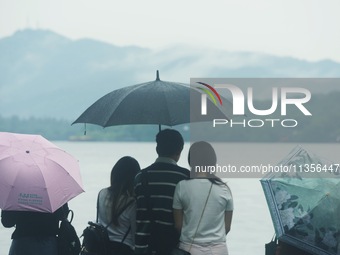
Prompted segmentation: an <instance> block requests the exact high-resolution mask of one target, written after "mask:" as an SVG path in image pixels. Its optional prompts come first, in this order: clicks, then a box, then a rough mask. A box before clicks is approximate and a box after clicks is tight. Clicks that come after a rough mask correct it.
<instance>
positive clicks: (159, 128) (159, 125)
mask: <svg viewBox="0 0 340 255" xmlns="http://www.w3.org/2000/svg"><path fill="white" fill-rule="evenodd" d="M161 130H162V128H161V124H158V131H159V132H161Z"/></svg>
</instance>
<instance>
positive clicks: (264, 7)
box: [0, 0, 340, 61]
mask: <svg viewBox="0 0 340 255" xmlns="http://www.w3.org/2000/svg"><path fill="white" fill-rule="evenodd" d="M339 13H340V1H338V0H234V1H231V0H209V1H208V0H205V1H201V0H171V1H163V0H119V1H117V0H96V1H95V0H53V1H52V0H0V38H3V37H5V36H9V35H11V34H13V33H14V32H15V31H17V30H19V29H24V28H27V27H30V28H41V29H49V30H52V31H55V32H57V33H59V34H61V35H64V36H67V37H69V38H71V39H78V38H93V39H98V40H101V41H104V42H109V43H112V44H115V45H138V46H143V47H147V48H151V49H162V48H166V47H169V46H172V45H176V44H185V45H189V46H191V47H202V48H212V49H225V50H228V51H255V52H263V53H269V54H273V55H278V56H293V57H296V58H300V59H307V60H321V59H326V58H327V59H333V60H336V61H340V29H339V25H340V15H339Z"/></svg>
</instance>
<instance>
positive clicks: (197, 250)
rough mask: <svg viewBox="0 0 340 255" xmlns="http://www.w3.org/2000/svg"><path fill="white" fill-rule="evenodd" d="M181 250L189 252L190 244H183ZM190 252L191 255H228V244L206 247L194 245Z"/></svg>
mask: <svg viewBox="0 0 340 255" xmlns="http://www.w3.org/2000/svg"><path fill="white" fill-rule="evenodd" d="M179 248H181V249H183V250H186V251H189V249H190V244H188V243H182V242H181V243H180V244H179ZM189 252H190V253H191V255H228V249H227V244H226V243H218V244H209V245H206V246H205V245H204V246H202V245H199V244H192V245H191V249H190V251H189Z"/></svg>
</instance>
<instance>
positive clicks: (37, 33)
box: [0, 29, 340, 121]
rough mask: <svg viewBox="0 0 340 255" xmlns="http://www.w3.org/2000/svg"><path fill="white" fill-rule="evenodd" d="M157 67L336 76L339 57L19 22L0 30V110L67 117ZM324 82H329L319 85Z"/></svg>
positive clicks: (176, 74) (150, 75) (193, 72)
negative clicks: (121, 37)
mask: <svg viewBox="0 0 340 255" xmlns="http://www.w3.org/2000/svg"><path fill="white" fill-rule="evenodd" d="M136 44H138V42H136ZM156 70H160V78H161V79H163V80H168V81H178V82H184V83H189V81H190V78H191V77H303V78H305V77H311V78H314V77H340V64H339V63H336V62H334V61H331V60H323V61H319V62H308V61H303V60H299V59H294V58H290V57H277V56H271V55H265V54H259V53H252V52H228V51H217V50H213V49H194V48H190V47H187V46H176V47H172V48H167V49H163V50H159V51H155V50H151V49H146V48H141V47H137V46H128V47H119V46H115V45H112V44H107V43H103V42H100V41H96V40H92V39H81V40H70V39H68V38H66V37H63V36H61V35H58V34H56V33H54V32H52V31H48V30H32V29H25V30H21V31H18V32H16V33H15V34H13V35H12V36H10V37H5V38H0V74H1V75H0V115H2V116H13V115H15V116H18V117H24V118H28V117H55V118H60V119H65V120H70V121H72V120H75V119H76V118H77V117H78V116H79V115H80V114H81V113H82V112H83V111H84V110H85V109H86V108H87V107H88V106H90V105H91V104H92V103H93V102H94V101H95V100H97V99H98V98H99V97H101V96H103V95H104V94H106V93H108V92H110V91H112V90H114V89H117V88H120V87H123V86H128V85H133V84H136V83H142V82H146V81H151V80H153V79H155V72H156ZM330 89H336V88H327V89H325V88H320V89H319V90H320V91H324V92H328V91H329V90H330ZM339 89H340V88H339ZM327 90H328V91H327Z"/></svg>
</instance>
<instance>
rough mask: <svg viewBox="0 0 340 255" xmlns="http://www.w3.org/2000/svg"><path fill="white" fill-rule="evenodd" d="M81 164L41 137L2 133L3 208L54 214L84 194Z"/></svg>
mask: <svg viewBox="0 0 340 255" xmlns="http://www.w3.org/2000/svg"><path fill="white" fill-rule="evenodd" d="M82 186H83V185H82V180H81V176H80V169H79V164H78V161H77V160H76V159H75V158H74V157H72V156H71V155H70V154H68V153H66V152H65V151H63V150H62V149H60V148H59V147H57V146H56V145H54V144H53V143H51V142H49V141H48V140H46V139H45V138H44V137H42V136H40V135H26V134H14V133H5V132H0V208H1V209H2V210H8V211H37V212H54V211H56V210H57V209H58V208H59V207H61V206H62V205H63V204H65V203H66V202H68V201H69V200H71V199H72V198H74V197H75V196H77V195H79V194H80V193H82V192H84V190H83V187H82Z"/></svg>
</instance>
